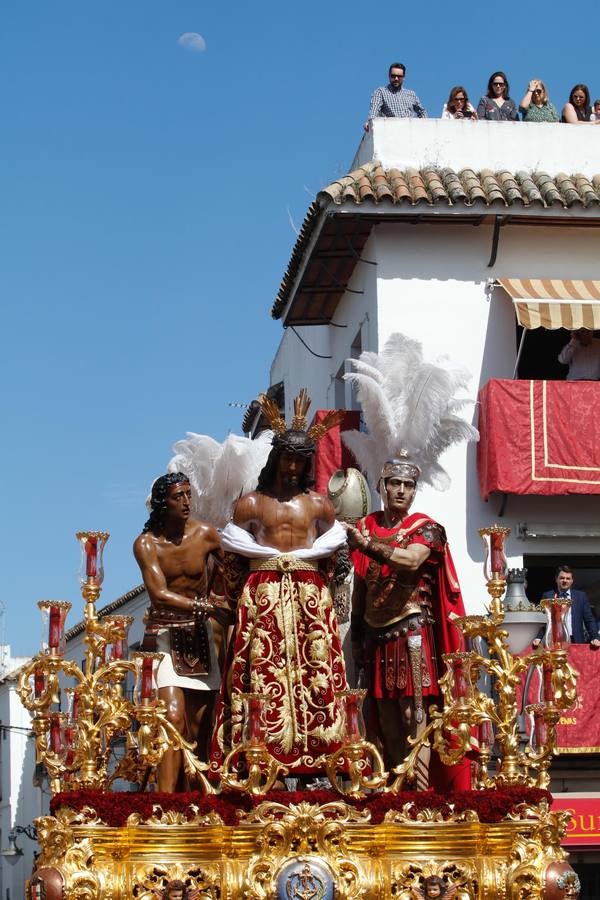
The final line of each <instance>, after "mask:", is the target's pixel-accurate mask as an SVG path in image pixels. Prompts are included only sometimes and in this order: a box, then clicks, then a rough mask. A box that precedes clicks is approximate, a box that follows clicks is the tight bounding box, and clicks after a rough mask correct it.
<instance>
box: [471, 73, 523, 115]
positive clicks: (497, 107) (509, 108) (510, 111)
mask: <svg viewBox="0 0 600 900" xmlns="http://www.w3.org/2000/svg"><path fill="white" fill-rule="evenodd" d="M477 115H478V116H479V118H480V119H491V120H492V121H495V122H515V121H518V119H519V113H518V110H517V105H516V103H515V101H514V100H511V99H510V96H509V85H508V78H507V77H506V75H505V74H504V72H494V74H493V75H490V80H489V81H488V89H487V94H486V95H485V97H482V98H481V100H480V101H479V104H478V106H477Z"/></svg>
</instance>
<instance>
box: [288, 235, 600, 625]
mask: <svg viewBox="0 0 600 900" xmlns="http://www.w3.org/2000/svg"><path fill="white" fill-rule="evenodd" d="M492 233H493V225H492V224H491V223H489V224H487V223H486V224H483V225H481V226H478V227H475V226H472V225H458V224H456V223H451V224H448V225H442V224H440V225H438V224H425V223H423V224H418V225H416V226H415V225H413V224H408V223H407V224H403V223H402V221H401V219H398V220H396V221H395V222H394V223H393V224H392V223H383V222H382V224H381V225H377V226H376V227H374V229H373V231H372V232H371V236H370V238H369V241H368V242H367V244H366V245H365V248H364V251H363V253H362V256H363V258H364V259H366V260H373V261H376V263H377V265H376V266H373V265H369V264H368V263H359V264H358V265H357V267H356V270H355V272H354V275H353V278H352V280H351V282H350V284H349V287H350V288H352V289H353V290H361V291H364V293H362V294H354V293H349V292H347V293H346V294H345V295H344V297H343V298H342V300H341V301H340V303H339V305H338V308H337V310H336V313H335V316H334V322H335V323H336V324H338V325H344V326H346V327H345V328H338V327H334V326H324V325H323V326H318V327H308V326H306V327H304V328H301V329H298V331H299V333H300V334H301V335H302V337H303V338H304V340H305V341H306V343H307V344H308V345H309V346H310V347H311V348H312V349H313V350H314V351H315V352H318V353H320V354H322V355H323V356H331V357H332V358H331V359H329V360H323V359H317V358H315V357H313V356H311V354H310V353H308V351H307V350H306V349H305V348H304V346H303V345H302V344H301V342H300V341H299V340H298V338H297V336H296V335H295V334H294V333H293V332H292V331H291V329H287V330H286V331H285V332H284V335H283V339H282V342H281V345H280V348H279V351H278V353H277V356H276V358H275V360H274V363H273V366H272V370H271V383H274V382H276V381H278V380H284V382H285V390H286V404H287V405H288V415H289V411H290V404H291V400H292V397H293V396H294V395H295V394H296V393H297V391H298V390H299V388H300V387H303V386H306V387H307V388H308V390H309V393H310V395H311V397H312V399H313V409H314V408H318V407H324V408H332V407H335V406H340V405H342V404H341V403H340V400H341V399H343V400H344V401H345V402H344V404H343V405H345V406H346V407H352V405H353V402H354V401H353V397H352V391H351V388H350V386H349V385H346V386H345V387H344V388H343V394H340V390H339V387H338V389H337V390H336V373H338V372H339V371H340V369H341V368H342V367H344V362H345V360H346V359H348V358H349V357H351V356H352V355H353V352H352V343H353V341H355V338H356V335H357V333H358V332H359V331H360V334H361V338H362V349H363V350H366V349H369V350H378V349H381V348H382V347H383V345H384V344H385V341H386V340H387V338H388V337H389V335H390V334H392V333H393V332H394V331H400V332H402V333H404V334H407V335H409V336H411V337H414V338H416V339H418V340H420V341H421V342H422V344H423V350H424V355H425V357H426V358H435V357H437V356H440V355H447V356H448V357H449V358H450V360H451V361H452V362H454V363H455V364H457V365H460V366H464V367H465V368H467V369H468V370H469V372H471V374H472V389H471V391H470V392H469V394H470V396H471V397H472V398H473V399H475V398H476V397H477V393H478V391H479V388H480V387H481V386H483V385H484V384H485V383H486V382H487V381H488V380H489V379H490V378H512V376H513V370H514V366H515V361H516V354H517V334H516V322H515V315H514V311H513V307H512V303H511V302H510V300H509V299H508V297H507V296H506V294H504V292H503V291H501V290H495V291H494V290H491V289H490V283H491V282H492V281H493V280H494V279H497V278H499V277H515V278H529V277H548V278H592V277H594V274H595V271H594V269H595V259H596V256H597V233H596V231H595V229H586V228H578V227H569V228H556V227H539V226H538V227H531V226H522V225H518V226H516V225H509V226H506V227H504V228H503V229H502V231H501V236H500V243H499V247H498V256H497V261H496V264H495V266H494V267H493V268H488V265H487V264H488V261H489V258H490V253H491V245H492ZM338 384H339V383H338ZM472 421H473V422H474V424H476V423H477V411H476V407H473V412H472ZM442 463H443V465H444V467H445V468H446V469H447V471H448V472H449V474H450V475H451V478H452V487H451V488H450V490H449V491H447V492H445V493H440V492H438V491H435V490H433V489H432V488H428V487H425V486H424V487H422V488H421V489H420V490H419V494H418V497H417V500H416V501H415V508H418V509H420V510H421V511H426V512H427V513H428V514H429V515H432V516H433V517H434V518H436V519H439V520H440V521H441V522H442V523H443V524H444V525H445V526H446V528H447V531H448V536H449V539H450V542H451V546H452V550H453V554H454V556H455V561H456V564H457V568H458V572H459V575H460V579H461V582H462V584H463V590H464V594H465V602H466V605H467V608H468V611H469V612H481V611H482V610H483V604H484V603H485V602H486V600H487V594H486V592H485V588H484V585H483V578H482V568H481V566H482V561H483V545H482V543H481V541H480V538H479V536H478V534H477V529H478V528H480V527H483V526H485V525H489V524H491V523H492V522H494V521H496V520H497V518H498V510H499V506H500V498H498V497H492V498H491V500H490V501H489V502H488V503H485V502H484V501H483V500H482V499H481V496H480V494H479V486H478V481H477V468H476V447H475V445H469V446H465V445H462V446H460V447H456V448H453V449H451V450H450V451H448V453H447V454H446V455H445V457H444V459H443V461H442ZM596 509H597V499H595V498H593V497H556V498H540V497H511V498H510V499H509V502H508V504H507V508H506V512H505V515H504V517H503V519H502V523H503V524H506V525H508V526H509V527H510V528H511V529H512V532H511V535H510V537H509V539H508V542H507V549H508V555H509V563H510V565H511V566H513V567H521V566H522V565H523V554H524V553H535V554H538V555H540V556H544V555H545V554H547V555H556V554H557V553H560V554H562V555H563V556H564V559H565V560H568V559H569V554H572V553H575V552H576V553H578V554H588V553H589V554H593V553H597V552H598V549H599V548H598V541H597V540H595V539H592V538H588V539H564V538H548V539H545V540H536V541H535V542H532V541H527V542H525V541H523V540H521V539H519V538H518V536H517V526H518V524H519V523H520V522H524V521H525V522H526V521H527V519H529V520H530V521H531V520H534V521H537V522H539V521H542V522H548V523H570V524H576V523H582V522H583V523H586V522H587V523H593V522H594V517H595V516H596ZM548 586H549V587H550V586H551V585H548Z"/></svg>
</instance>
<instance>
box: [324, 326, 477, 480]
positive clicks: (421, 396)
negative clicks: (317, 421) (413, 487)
mask: <svg viewBox="0 0 600 900" xmlns="http://www.w3.org/2000/svg"><path fill="white" fill-rule="evenodd" d="M348 362H349V363H350V365H351V366H352V368H353V371H352V372H350V373H348V374H347V375H344V378H345V379H347V380H349V381H351V382H353V383H354V384H355V385H356V388H357V395H358V400H359V403H360V405H361V408H362V415H363V420H364V422H365V424H366V426H367V433H364V432H359V431H346V432H344V433H343V435H342V437H343V440H344V443H345V444H346V446H347V447H348V448H349V449H350V450H351V451H352V453H353V454H354V455H355V457H356V459H357V462H358V463H359V465H360V466H361V468H362V469H363V471H364V472H365V474H366V476H367V478H368V479H369V480H370V481H371V483H372V484H376V483H377V480H378V478H379V474H380V472H381V469H382V467H383V464H384V462H385V461H386V460H388V459H393V458H395V457H398V456H399V455H400V451H406V452H407V453H408V457H409V459H410V460H411V461H412V462H415V463H417V465H418V466H420V468H421V470H422V471H421V481H422V482H425V483H427V484H431V485H432V486H433V487H436V488H438V490H446V489H447V488H448V487H449V485H450V478H449V476H448V473H447V472H446V471H445V470H444V468H443V467H442V466H441V465H440V463H439V462H438V459H439V457H440V456H441V455H442V453H444V452H445V451H446V450H447V449H448V448H449V447H451V446H452V445H453V444H457V443H460V442H461V441H476V440H478V439H479V433H478V431H477V429H476V428H473V426H472V425H471V424H470V423H469V422H467V421H466V419H463V418H462V417H461V416H460V415H459V413H460V411H461V410H462V409H464V407H465V406H466V405H468V404H470V403H472V402H473V401H471V400H469V399H468V398H467V397H456V396H455V394H456V393H457V392H460V391H463V390H466V388H467V386H468V384H469V382H470V380H471V376H470V374H469V372H467V370H466V369H463V368H459V367H456V366H453V365H451V364H450V363H449V361H448V359H447V358H445V357H444V358H440V359H438V360H436V361H435V362H433V363H430V362H426V361H425V360H423V353H422V347H421V344H420V343H419V342H418V341H415V340H413V339H412V338H409V337H406V336H405V335H403V334H398V333H396V334H392V335H391V336H390V338H389V339H388V341H387V342H386V344H385V347H384V348H383V350H382V352H381V353H379V354H377V353H362V354H361V356H360V358H359V359H357V360H354V359H353V360H348Z"/></svg>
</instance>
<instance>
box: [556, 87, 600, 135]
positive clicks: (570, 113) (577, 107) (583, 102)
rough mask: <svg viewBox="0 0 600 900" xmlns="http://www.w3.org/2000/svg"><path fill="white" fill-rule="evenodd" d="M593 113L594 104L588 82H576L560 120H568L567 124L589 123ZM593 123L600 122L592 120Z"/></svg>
mask: <svg viewBox="0 0 600 900" xmlns="http://www.w3.org/2000/svg"><path fill="white" fill-rule="evenodd" d="M591 114H592V106H591V103H590V92H589V90H588V86H587V84H576V85H575V87H574V88H573V90H572V91H571V93H570V94H569V100H568V102H567V103H565V105H564V106H563V111H562V117H561V120H560V121H561V122H566V124H567V125H589V124H590V116H591ZM591 124H592V125H596V124H598V123H597V122H596V121H592V123H591Z"/></svg>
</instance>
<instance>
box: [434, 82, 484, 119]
mask: <svg viewBox="0 0 600 900" xmlns="http://www.w3.org/2000/svg"><path fill="white" fill-rule="evenodd" d="M476 118H477V113H476V112H475V107H474V106H473V104H472V103H470V101H469V95H468V94H467V92H466V90H465V89H464V87H462V85H457V86H456V87H453V88H452V90H451V91H450V96H449V97H448V102H447V103H444V108H443V110H442V119H470V120H471V121H474V120H475V119H476Z"/></svg>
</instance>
